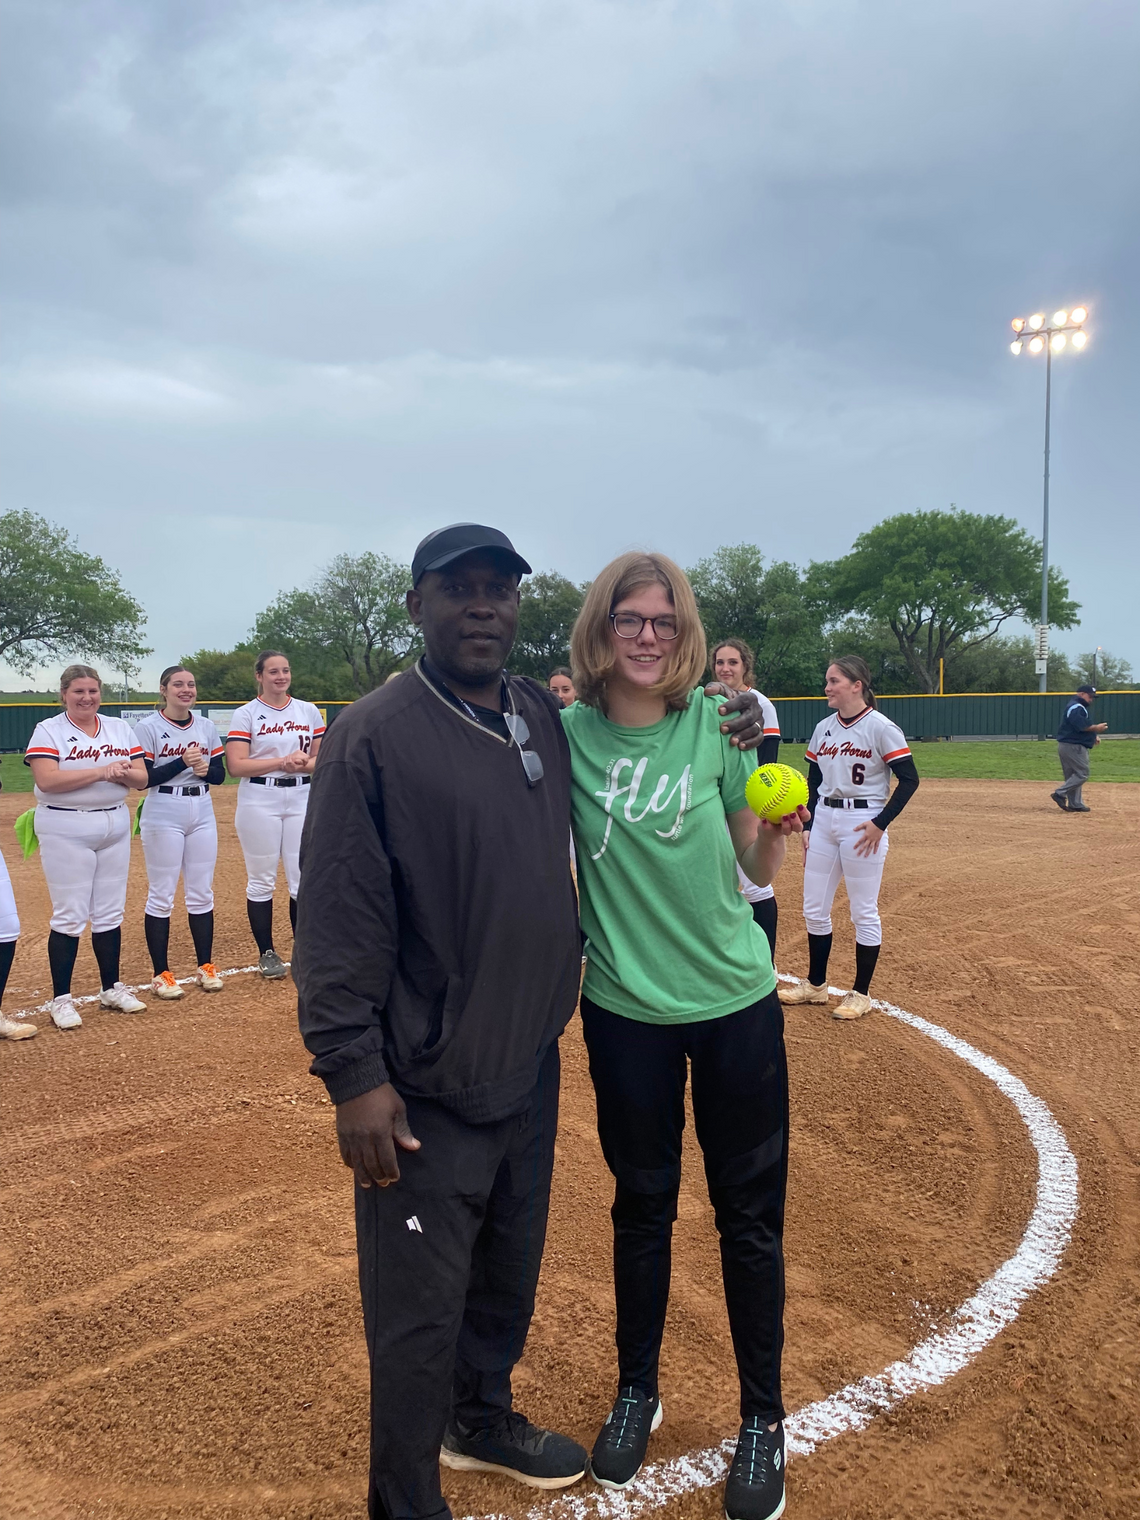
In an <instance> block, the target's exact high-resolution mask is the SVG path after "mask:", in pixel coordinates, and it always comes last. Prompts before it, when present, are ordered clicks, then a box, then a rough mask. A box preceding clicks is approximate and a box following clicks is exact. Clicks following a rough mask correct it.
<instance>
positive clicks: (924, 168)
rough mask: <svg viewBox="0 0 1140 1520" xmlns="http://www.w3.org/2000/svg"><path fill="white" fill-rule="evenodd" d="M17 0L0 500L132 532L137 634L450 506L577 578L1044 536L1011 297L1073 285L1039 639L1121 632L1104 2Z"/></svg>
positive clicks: (258, 591) (248, 606)
mask: <svg viewBox="0 0 1140 1520" xmlns="http://www.w3.org/2000/svg"><path fill="white" fill-rule="evenodd" d="M4 8H5V10H6V11H7V13H8V20H7V26H6V32H7V43H6V48H5V60H6V61H5V65H4V67H5V70H6V73H7V78H6V80H5V81H4V83H3V94H2V99H3V110H4V113H5V114H6V117H7V120H6V122H5V124H4V142H5V147H6V152H7V167H6V192H5V194H6V200H7V208H8V209H7V214H6V233H5V237H4V252H3V259H4V265H3V281H4V296H5V304H6V313H7V320H6V331H7V339H6V344H5V364H4V373H3V387H4V407H3V412H4V422H3V426H4V456H5V460H4V463H5V468H4V476H5V481H6V493H5V500H6V505H7V506H9V507H26V508H30V509H32V510H33V511H36V512H40V513H42V514H43V515H44V516H46V517H48V518H51V519H52V520H53V521H55V522H58V523H61V524H63V525H65V526H66V527H68V528H69V529H71V530H73V531H74V532H75V533H76V534H78V536H79V540H80V543H81V544H82V546H83V547H84V548H85V549H87V550H90V551H93V552H97V553H99V554H102V555H103V556H104V557H105V558H106V559H107V561H108V562H109V563H110V564H111V565H113V566H115V567H117V568H118V569H119V570H120V572H121V574H122V576H123V579H124V582H125V583H126V585H127V586H128V587H129V588H130V590H131V591H132V592H133V593H134V594H135V595H136V596H137V597H138V598H139V599H140V600H141V601H142V602H143V604H144V605H145V607H146V608H147V611H148V614H149V619H150V621H149V628H148V638H147V642H148V643H152V644H153V645H154V646H155V654H154V656H153V659H152V660H151V661H150V662H148V670H150V671H152V672H156V671H157V670H158V669H159V668H160V666H161V665H163V664H166V663H168V662H169V661H171V660H173V659H175V658H177V657H178V656H180V655H184V654H186V653H188V652H189V651H191V650H194V649H197V648H199V647H202V646H214V647H222V648H225V647H230V646H231V645H232V644H233V643H235V642H236V641H237V640H239V639H240V638H242V637H243V636H244V635H245V634H246V633H247V631H248V629H249V627H250V624H251V623H252V621H253V618H254V616H255V615H256V614H257V612H258V611H259V610H260V609H261V608H263V607H264V606H265V605H266V604H267V603H268V602H269V601H270V600H272V598H273V597H274V596H275V595H276V593H277V592H278V591H279V590H281V589H283V588H287V587H291V586H294V585H298V584H302V583H304V582H305V581H306V580H307V579H308V578H309V577H310V576H311V575H312V574H313V572H314V570H315V569H316V567H318V566H319V565H320V564H321V563H322V562H324V561H325V560H327V559H329V558H330V557H331V556H332V555H333V554H336V553H339V552H341V551H344V550H347V551H350V552H359V551H361V550H363V549H365V548H372V549H377V550H382V551H384V552H386V553H388V554H391V555H393V556H394V557H397V558H400V559H404V560H407V559H409V558H410V556H411V551H412V549H413V547H414V546H415V544H416V542H417V541H418V540H419V539H420V538H421V537H422V536H423V534H424V533H426V532H427V531H429V530H430V529H432V528H435V527H438V526H441V525H442V524H444V523H448V522H452V521H456V520H462V519H477V520H483V521H487V522H491V523H494V524H497V525H499V526H501V527H503V528H504V529H506V531H507V532H509V533H510V534H511V536H512V537H513V538H514V540H515V542H516V544H517V546H518V547H519V549H520V550H521V551H522V552H523V553H524V554H525V555H526V556H527V557H528V558H530V559H531V561H532V563H533V564H534V565H535V568H536V569H545V568H556V569H559V570H562V571H564V572H565V573H566V574H568V575H571V576H573V577H574V578H575V579H580V578H584V577H586V576H589V575H591V574H593V573H594V572H595V571H596V570H597V569H598V567H599V566H600V565H601V564H602V563H604V562H605V560H606V559H608V558H609V557H611V556H612V555H613V554H614V553H615V552H617V551H619V550H621V549H623V548H627V547H629V546H631V545H634V544H641V545H647V546H650V547H656V548H660V549H662V550H664V551H665V552H667V553H669V554H672V555H674V556H675V557H676V558H678V559H680V560H681V561H682V563H685V564H690V563H692V562H693V561H694V560H695V559H697V558H699V557H700V556H701V555H702V554H705V553H708V552H710V551H711V550H713V549H714V548H715V547H716V546H717V545H718V544H723V543H735V542H740V541H743V540H748V541H753V542H756V543H758V544H760V545H761V546H762V547H763V549H764V550H765V552H766V553H768V554H770V555H772V556H774V557H776V558H790V559H793V560H796V561H798V562H799V563H801V564H806V563H807V562H808V561H809V560H810V559H813V558H815V559H819V558H831V557H834V556H836V555H839V554H842V553H843V552H844V551H845V550H847V549H848V548H849V546H850V544H851V541H852V539H853V538H854V537H855V536H856V534H858V533H859V532H861V531H862V530H864V529H865V528H868V527H869V526H871V525H872V524H873V523H875V522H876V521H878V520H879V519H880V518H882V517H884V516H887V515H889V514H891V513H893V512H899V511H909V510H914V509H918V508H931V507H946V506H948V505H949V504H950V503H951V502H955V503H957V504H958V506H960V507H962V508H965V509H968V510H970V511H979V512H1001V513H1007V514H1009V515H1010V516H1012V517H1015V518H1017V519H1018V520H1019V521H1020V522H1021V523H1023V524H1024V525H1025V526H1026V527H1027V528H1029V529H1030V530H1031V531H1032V532H1034V533H1035V534H1039V533H1040V528H1041V445H1042V426H1043V396H1044V363H1043V361H1042V360H1032V359H1029V358H1028V357H1027V356H1024V355H1023V356H1022V357H1021V358H1020V359H1014V358H1013V357H1012V356H1011V355H1010V353H1009V349H1008V343H1009V338H1010V336H1011V335H1010V333H1009V319H1010V318H1011V317H1013V316H1017V315H1029V313H1031V312H1033V311H1034V310H1038V309H1040V310H1045V311H1050V312H1051V311H1052V310H1053V308H1054V307H1056V306H1060V305H1066V304H1069V305H1071V304H1073V303H1075V302H1077V301H1078V300H1081V301H1087V302H1088V304H1089V306H1090V309H1091V312H1092V316H1091V319H1090V322H1089V328H1090V332H1091V335H1092V336H1091V341H1090V343H1089V346H1088V348H1087V349H1086V350H1085V352H1084V353H1083V354H1081V355H1074V354H1066V355H1064V356H1062V357H1061V358H1060V359H1059V360H1058V361H1057V362H1056V363H1055V365H1054V412H1053V418H1054V431H1053V464H1054V471H1053V527H1052V546H1053V558H1054V560H1055V561H1056V562H1057V563H1059V564H1060V566H1061V567H1062V569H1063V571H1064V572H1065V573H1066V574H1067V575H1068V577H1069V580H1070V584H1071V588H1072V592H1073V594H1074V595H1075V597H1076V598H1077V600H1078V601H1080V602H1081V603H1082V604H1083V608H1084V610H1083V613H1082V618H1083V621H1082V624H1081V627H1080V628H1079V629H1078V630H1074V631H1073V632H1072V633H1070V634H1061V635H1057V636H1056V637H1055V643H1057V644H1058V645H1060V647H1062V648H1065V649H1066V650H1068V651H1069V652H1070V653H1075V652H1077V651H1078V650H1084V649H1088V648H1091V647H1092V646H1093V645H1096V644H1102V645H1104V646H1105V647H1106V648H1108V649H1110V650H1112V651H1113V652H1115V653H1117V654H1121V655H1124V656H1126V657H1127V658H1129V659H1130V660H1131V661H1132V662H1133V665H1134V667H1137V668H1140V631H1138V620H1137V616H1136V603H1137V596H1136V579H1137V564H1138V563H1140V512H1138V510H1137V491H1136V484H1135V482H1136V464H1135V458H1136V445H1135V434H1136V427H1137V423H1136V418H1137V414H1138V412H1140V384H1138V381H1137V362H1136V354H1137V351H1138V349H1140V321H1138V318H1140V302H1138V299H1137V287H1138V283H1140V282H1138V278H1137V267H1138V264H1137V251H1138V238H1137V233H1138V231H1140V207H1138V197H1137V190H1138V183H1137V182H1138V179H1140V131H1138V125H1140V91H1138V90H1137V87H1136V85H1137V79H1138V78H1140V46H1138V43H1140V9H1138V8H1137V7H1136V6H1135V5H1132V4H1130V3H1127V0H1115V3H1112V0H1080V3H1077V0H1068V3H1055V0H1032V3H1030V0H1003V3H1002V4H1000V5H994V3H993V0H946V3H944V4H942V5H923V4H918V5H916V4H915V3H914V0H879V3H862V4H860V3H855V0H785V3H782V4H773V3H765V0H750V3H734V0H693V3H679V0H678V3H652V0H382V3H375V0H374V3H369V4H350V3H341V0H323V3H317V0H194V3H193V4H191V5H187V4H185V3H183V0H177V3H175V0H86V3H85V4H82V5H77V4H75V3H74V0H5V6H4ZM3 674H4V672H2V671H0V675H3ZM4 684H5V685H7V686H8V687H9V689H11V687H12V685H13V684H16V685H24V684H26V683H24V682H22V681H17V680H16V678H14V677H12V676H10V675H8V677H7V679H6V680H5V681H4Z"/></svg>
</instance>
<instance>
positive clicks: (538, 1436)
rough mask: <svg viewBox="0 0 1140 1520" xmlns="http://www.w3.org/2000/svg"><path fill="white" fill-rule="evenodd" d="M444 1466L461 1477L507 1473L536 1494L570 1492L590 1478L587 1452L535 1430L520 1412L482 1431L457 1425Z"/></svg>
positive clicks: (448, 1437) (451, 1428) (443, 1453)
mask: <svg viewBox="0 0 1140 1520" xmlns="http://www.w3.org/2000/svg"><path fill="white" fill-rule="evenodd" d="M439 1460H440V1461H441V1462H442V1463H443V1465H444V1467H452V1468H454V1469H455V1470H456V1471H458V1472H495V1473H502V1474H503V1476H504V1477H506V1478H516V1479H517V1480H518V1481H519V1482H520V1483H528V1484H529V1485H530V1486H531V1488H569V1486H570V1484H571V1483H577V1481H578V1479H579V1478H581V1477H584V1476H585V1472H586V1448H585V1447H584V1446H579V1445H578V1443H577V1441H572V1440H571V1439H570V1437H569V1436H560V1435H559V1434H558V1433H557V1431H553V1430H543V1429H542V1428H541V1427H540V1426H538V1425H532V1424H531V1423H530V1421H529V1420H528V1419H527V1418H526V1416H525V1415H522V1414H519V1413H518V1411H517V1410H515V1409H512V1410H510V1411H509V1413H507V1414H506V1415H504V1416H503V1418H502V1419H501V1420H500V1421H499V1422H498V1424H496V1425H490V1426H487V1427H486V1428H485V1429H483V1430H467V1429H465V1428H464V1427H463V1426H462V1425H460V1423H459V1421H458V1420H455V1419H452V1421H451V1423H450V1424H449V1425H448V1427H447V1430H446V1432H445V1433H444V1437H443V1445H442V1446H441V1447H440V1451H439Z"/></svg>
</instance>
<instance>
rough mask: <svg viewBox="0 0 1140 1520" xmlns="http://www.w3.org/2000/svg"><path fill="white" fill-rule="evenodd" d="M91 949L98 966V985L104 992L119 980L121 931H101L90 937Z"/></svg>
mask: <svg viewBox="0 0 1140 1520" xmlns="http://www.w3.org/2000/svg"><path fill="white" fill-rule="evenodd" d="M91 948H92V950H94V952H95V959H96V961H97V962H98V965H99V985H100V986H101V987H102V988H103V991H104V992H106V991H107V990H108V988H110V987H113V986H114V985H115V983H116V982H117V981H118V980H119V959H120V957H121V955H122V953H123V931H122V929H102V930H100V932H99V933H98V934H92V936H91Z"/></svg>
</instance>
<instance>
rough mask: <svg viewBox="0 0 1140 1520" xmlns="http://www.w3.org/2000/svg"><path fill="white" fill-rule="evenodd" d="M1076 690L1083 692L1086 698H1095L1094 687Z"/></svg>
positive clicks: (1080, 687)
mask: <svg viewBox="0 0 1140 1520" xmlns="http://www.w3.org/2000/svg"><path fill="white" fill-rule="evenodd" d="M1077 690H1078V691H1083V692H1084V694H1085V696H1086V697H1095V696H1096V687H1095V686H1078V687H1077Z"/></svg>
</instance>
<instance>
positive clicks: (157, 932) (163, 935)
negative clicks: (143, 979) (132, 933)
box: [143, 913, 170, 976]
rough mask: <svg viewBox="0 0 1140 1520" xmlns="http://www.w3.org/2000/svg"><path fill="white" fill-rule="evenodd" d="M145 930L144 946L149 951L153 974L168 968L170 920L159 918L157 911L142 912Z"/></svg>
mask: <svg viewBox="0 0 1140 1520" xmlns="http://www.w3.org/2000/svg"><path fill="white" fill-rule="evenodd" d="M143 929H144V930H145V931H146V947H147V949H148V950H149V951H150V963H151V965H152V966H153V967H154V974H155V976H161V975H162V973H163V972H164V971H169V970H170V920H169V919H168V918H159V916H158V914H157V913H144V914H143Z"/></svg>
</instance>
